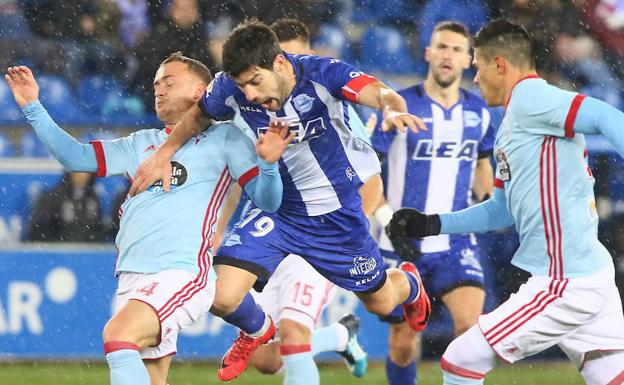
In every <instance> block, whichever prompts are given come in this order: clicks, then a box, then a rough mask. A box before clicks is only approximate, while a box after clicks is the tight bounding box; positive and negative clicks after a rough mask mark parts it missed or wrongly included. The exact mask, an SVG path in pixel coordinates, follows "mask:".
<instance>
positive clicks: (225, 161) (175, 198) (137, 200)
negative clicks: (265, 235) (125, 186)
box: [5, 52, 292, 385]
mask: <svg viewBox="0 0 624 385" xmlns="http://www.w3.org/2000/svg"><path fill="white" fill-rule="evenodd" d="M5 79H6V81H7V83H8V84H9V86H10V88H11V90H12V91H13V95H14V96H15V100H16V102H17V104H18V105H19V106H20V107H21V108H22V109H23V111H24V113H25V114H26V117H27V119H28V121H29V123H30V124H31V125H32V126H33V127H34V128H35V131H36V132H37V135H38V136H39V137H40V138H41V140H42V141H43V142H44V144H45V145H46V146H47V148H48V149H49V151H50V152H51V153H52V154H53V155H54V156H55V157H56V158H57V159H58V160H59V162H60V163H61V164H62V165H63V167H64V168H65V169H66V170H67V171H83V172H91V173H97V175H99V176H109V175H115V174H125V175H127V176H128V177H129V178H130V175H134V172H135V170H136V167H137V166H138V165H139V163H140V162H141V160H142V159H143V158H145V157H147V156H148V155H149V154H150V152H151V151H154V150H155V149H156V148H157V146H158V145H159V144H160V143H162V141H164V140H165V139H166V137H167V136H168V135H169V133H170V131H171V126H172V125H174V124H175V123H176V122H177V120H178V119H179V118H180V116H181V115H182V114H183V113H184V112H185V111H186V110H187V109H188V108H189V107H190V106H192V105H195V103H197V101H198V100H199V99H200V98H201V97H202V95H203V94H204V92H205V90H206V85H207V84H208V83H209V82H210V81H211V80H212V75H211V74H210V71H209V70H208V68H207V67H206V66H205V65H203V64H202V63H201V62H199V61H197V60H194V59H190V58H188V57H185V56H182V54H181V53H180V52H178V53H175V54H172V55H171V56H170V57H169V58H167V59H166V60H165V61H163V62H162V64H161V66H160V68H159V69H158V71H157V72H156V76H155V79H154V95H155V106H156V111H157V113H158V117H159V119H161V120H162V122H163V123H165V125H166V127H165V129H164V130H156V129H151V130H141V131H138V132H136V133H134V134H132V135H130V136H127V137H123V138H120V139H117V140H112V141H97V142H92V143H91V144H82V143H80V142H78V141H76V140H75V139H74V138H73V137H71V136H70V135H69V134H67V133H66V132H65V131H63V130H62V129H61V128H60V127H59V126H58V125H57V124H56V123H55V122H54V121H53V120H52V118H51V117H50V116H49V115H48V113H47V112H46V110H45V109H44V107H43V106H42V105H41V103H40V102H39V101H38V96H39V87H38V85H37V83H36V81H35V78H34V76H33V75H32V73H31V71H30V69H28V68H27V67H23V66H22V67H10V68H9V70H8V74H7V75H5ZM271 131H272V130H271ZM285 133H286V129H285V128H284V127H282V129H281V132H280V133H279V134H276V133H274V132H268V133H267V135H265V136H264V137H263V140H258V143H257V145H256V151H255V152H254V149H253V143H252V141H251V140H250V139H249V138H247V137H246V136H245V135H244V134H243V133H242V132H241V131H240V130H239V129H237V128H236V127H234V126H232V125H230V124H219V125H215V126H214V127H213V128H212V130H210V132H209V133H202V134H201V135H198V136H197V137H196V138H195V140H193V141H190V142H189V143H188V144H187V145H186V146H185V147H184V150H185V151H181V152H180V153H179V154H178V155H177V156H176V157H174V159H173V160H172V164H173V166H174V168H173V173H172V174H171V184H172V185H173V188H172V190H173V191H172V192H171V193H169V194H164V193H163V191H162V187H161V185H160V184H155V185H153V186H151V187H150V188H149V189H148V190H147V191H145V192H143V193H141V194H138V195H135V196H134V197H131V198H129V199H128V200H127V201H126V202H125V203H124V204H123V205H122V207H121V211H122V212H123V215H122V217H121V222H120V230H119V233H118V236H117V239H116V245H117V247H118V249H119V256H118V259H117V266H116V275H117V276H118V278H119V283H118V290H117V293H116V307H117V311H116V312H115V314H114V315H113V316H112V318H111V319H110V320H109V321H108V323H107V324H106V326H105V327H104V331H103V340H104V351H105V353H106V360H107V362H108V364H109V367H110V377H111V384H112V385H131V384H132V385H148V384H150V383H151V384H153V385H164V384H166V383H167V373H168V370H169V366H170V364H171V359H172V356H173V354H175V352H176V341H177V336H178V332H179V330H180V329H181V328H183V327H185V326H189V325H190V324H192V323H194V322H195V321H197V320H198V319H199V317H200V316H201V315H202V314H204V312H205V311H206V309H209V308H210V306H211V304H212V302H213V298H214V295H215V283H214V280H215V275H214V271H213V270H212V268H211V265H212V263H211V262H212V261H211V259H212V256H211V254H210V238H211V237H212V226H213V225H214V224H215V223H216V221H217V215H218V212H219V208H220V206H221V203H222V202H223V200H224V198H225V196H226V193H227V190H228V187H229V185H230V182H231V179H232V178H233V179H236V180H238V183H239V184H241V185H242V186H243V187H244V188H245V190H246V191H247V193H248V194H249V195H250V196H251V197H252V199H254V201H255V202H256V203H257V204H259V205H260V206H262V207H264V208H265V209H266V210H269V211H272V210H276V209H277V208H278V207H279V204H280V202H281V195H282V193H281V192H282V184H281V180H280V177H279V174H278V173H277V165H276V164H275V162H276V161H277V159H279V156H280V155H281V153H282V151H283V150H284V148H285V147H286V145H287V143H288V140H292V136H289V137H288V138H287V139H284V138H283V137H280V135H282V134H285ZM224 149H227V150H228V151H232V153H234V154H236V156H235V157H234V156H231V154H230V153H228V152H223V150H224ZM256 152H257V153H258V155H256ZM206 159H209V161H207V160H206ZM256 175H257V176H256ZM254 176H256V177H254ZM206 229H208V230H207V231H206ZM142 360H144V361H142Z"/></svg>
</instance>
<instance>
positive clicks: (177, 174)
mask: <svg viewBox="0 0 624 385" xmlns="http://www.w3.org/2000/svg"><path fill="white" fill-rule="evenodd" d="M187 176H188V174H187V172H186V167H184V166H183V165H182V164H181V163H178V162H176V161H175V160H173V161H171V179H170V181H169V183H170V185H171V188H175V187H179V186H182V185H183V184H184V183H185V182H186V178H187ZM162 185H163V183H162V180H159V181H157V182H156V183H154V184H153V185H152V186H151V187H150V188H148V190H149V191H151V192H158V191H162Z"/></svg>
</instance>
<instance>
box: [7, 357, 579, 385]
mask: <svg viewBox="0 0 624 385" xmlns="http://www.w3.org/2000/svg"><path fill="white" fill-rule="evenodd" d="M321 366H322V368H321V383H322V384H328V385H330V384H331V385H383V384H385V377H384V371H383V365H382V364H373V365H372V367H371V368H370V370H369V372H368V373H367V375H366V376H365V377H364V378H361V379H356V378H354V377H352V376H351V375H349V374H348V373H347V371H346V369H345V368H344V367H343V366H341V365H336V364H331V365H329V366H328V365H321ZM169 382H170V384H171V385H207V384H223V383H222V382H220V381H219V380H218V379H217V377H216V366H215V365H214V364H199V363H193V364H186V363H174V365H173V368H172V370H171V375H170V377H169ZM281 383H282V377H281V376H267V375H262V374H258V373H257V372H256V371H255V370H254V369H250V370H249V371H248V372H246V373H244V374H243V375H242V376H241V377H239V378H238V379H236V380H234V381H232V382H230V384H232V385H269V384H276V385H278V384H281ZM440 383H441V381H440V373H439V369H438V366H437V363H435V362H427V363H424V364H421V366H420V368H419V381H418V385H433V384H440ZM485 383H486V384H488V385H563V384H565V385H582V384H583V383H584V382H583V380H582V379H581V377H580V375H579V374H578V373H577V371H576V370H575V369H574V368H573V367H572V365H571V364H569V363H567V362H550V361H539V362H533V363H521V364H519V365H514V366H509V365H503V366H500V367H498V368H497V369H496V370H494V371H493V372H492V373H491V374H490V375H489V376H488V377H487V379H486V381H485ZM108 384H109V382H108V368H107V367H106V366H105V365H104V364H103V363H95V364H93V363H90V364H88V363H84V364H83V363H64V364H58V363H41V362H38V363H19V364H10V363H0V385H108Z"/></svg>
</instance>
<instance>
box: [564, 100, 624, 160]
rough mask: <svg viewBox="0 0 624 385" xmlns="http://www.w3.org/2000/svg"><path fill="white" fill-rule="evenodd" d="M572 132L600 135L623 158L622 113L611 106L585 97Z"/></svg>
mask: <svg viewBox="0 0 624 385" xmlns="http://www.w3.org/2000/svg"><path fill="white" fill-rule="evenodd" d="M574 132H578V133H580V134H589V135H592V134H593V135H596V134H602V135H604V136H605V138H607V140H608V141H609V143H611V145H612V146H613V147H614V148H615V150H616V151H617V152H618V154H620V156H623V157H624V113H622V111H620V110H618V109H617V108H615V107H612V106H611V105H609V104H607V103H605V102H603V101H601V100H598V99H595V98H591V97H586V98H585V99H584V100H583V101H582V103H581V105H580V108H579V110H578V114H577V116H576V120H575V122H574Z"/></svg>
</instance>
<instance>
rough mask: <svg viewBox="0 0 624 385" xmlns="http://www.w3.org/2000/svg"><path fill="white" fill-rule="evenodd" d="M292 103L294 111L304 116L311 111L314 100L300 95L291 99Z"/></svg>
mask: <svg viewBox="0 0 624 385" xmlns="http://www.w3.org/2000/svg"><path fill="white" fill-rule="evenodd" d="M292 103H293V106H294V107H295V109H296V110H297V111H299V113H300V114H305V113H306V112H308V111H310V110H311V109H312V105H313V104H314V98H312V97H310V96H308V95H306V94H301V95H297V96H296V97H295V98H294V99H293V101H292Z"/></svg>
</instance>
